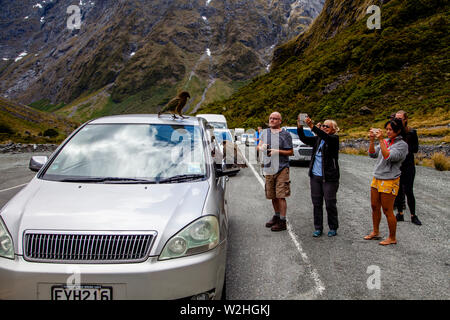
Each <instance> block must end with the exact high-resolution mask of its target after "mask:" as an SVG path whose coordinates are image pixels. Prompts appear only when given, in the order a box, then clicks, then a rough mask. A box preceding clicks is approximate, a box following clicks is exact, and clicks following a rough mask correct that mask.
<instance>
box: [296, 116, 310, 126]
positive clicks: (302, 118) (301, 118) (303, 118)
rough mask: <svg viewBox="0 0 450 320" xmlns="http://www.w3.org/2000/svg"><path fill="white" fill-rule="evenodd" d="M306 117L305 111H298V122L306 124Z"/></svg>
mask: <svg viewBox="0 0 450 320" xmlns="http://www.w3.org/2000/svg"><path fill="white" fill-rule="evenodd" d="M307 117H308V114H307V113H299V114H298V120H300V124H301V125H302V126H305V125H306V123H305V119H306V118H307Z"/></svg>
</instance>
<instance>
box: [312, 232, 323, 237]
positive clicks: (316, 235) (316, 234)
mask: <svg viewBox="0 0 450 320" xmlns="http://www.w3.org/2000/svg"><path fill="white" fill-rule="evenodd" d="M321 235H322V231H321V230H316V231H314V232H313V237H314V238H318V237H320V236H321Z"/></svg>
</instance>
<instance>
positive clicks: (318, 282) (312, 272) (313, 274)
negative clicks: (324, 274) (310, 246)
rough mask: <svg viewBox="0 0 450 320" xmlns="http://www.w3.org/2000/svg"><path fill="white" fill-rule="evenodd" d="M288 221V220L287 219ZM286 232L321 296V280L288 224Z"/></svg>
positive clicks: (323, 288)
mask: <svg viewBox="0 0 450 320" xmlns="http://www.w3.org/2000/svg"><path fill="white" fill-rule="evenodd" d="M242 156H243V157H244V159H245V163H246V164H247V166H248V167H249V168H250V169H251V170H252V172H253V174H254V175H255V177H256V179H257V180H258V181H259V183H260V184H261V186H262V187H263V189H265V183H264V181H263V179H262V178H261V176H260V175H259V174H258V172H257V171H256V170H255V168H254V167H253V165H252V164H251V163H250V162H248V160H247V158H246V157H245V153H243V154H242ZM287 220H288V219H287ZM288 221H289V220H288ZM287 231H288V234H289V236H290V237H291V239H292V242H294V245H295V247H296V248H297V251H298V252H299V253H300V256H301V257H302V260H303V262H304V263H305V264H306V265H307V266H308V269H309V273H310V275H311V278H312V279H313V280H314V283H315V288H314V292H315V293H316V295H322V293H323V292H324V291H325V286H324V284H323V282H322V280H320V276H319V273H318V272H317V270H316V269H315V268H314V267H313V266H312V265H311V262H310V260H309V257H308V255H307V254H306V252H305V251H304V250H303V248H302V245H301V242H300V240H299V239H298V237H297V235H296V234H295V232H294V231H293V230H292V228H291V226H290V224H287Z"/></svg>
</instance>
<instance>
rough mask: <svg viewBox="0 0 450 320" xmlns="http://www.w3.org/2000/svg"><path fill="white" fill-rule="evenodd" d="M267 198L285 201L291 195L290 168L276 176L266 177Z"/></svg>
mask: <svg viewBox="0 0 450 320" xmlns="http://www.w3.org/2000/svg"><path fill="white" fill-rule="evenodd" d="M265 189H266V198H267V199H283V198H287V197H289V196H290V195H291V181H290V180H289V168H284V169H283V170H281V171H280V172H278V173H277V174H274V175H266V186H265Z"/></svg>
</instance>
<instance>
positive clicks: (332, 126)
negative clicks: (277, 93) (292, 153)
mask: <svg viewBox="0 0 450 320" xmlns="http://www.w3.org/2000/svg"><path fill="white" fill-rule="evenodd" d="M305 123H306V124H307V125H308V127H310V128H311V130H312V131H313V132H314V133H315V134H316V136H314V137H307V136H305V133H304V132H303V126H302V125H301V124H300V121H297V133H298V136H299V138H300V140H301V141H303V143H305V144H307V145H309V146H311V147H313V152H312V157H311V162H310V165H309V177H310V185H311V200H312V203H313V206H314V228H315V231H314V233H313V236H314V237H320V236H321V235H322V232H323V200H324V199H325V206H326V208H327V215H328V227H329V228H330V231H329V232H328V236H329V237H333V236H335V235H337V229H338V227H339V223H338V211H337V206H336V203H337V199H336V193H337V191H338V189H339V177H340V174H339V163H338V158H339V136H338V135H336V133H337V132H338V131H339V128H338V126H337V124H336V121H334V120H326V121H325V122H324V123H323V124H322V125H321V128H320V129H319V128H318V127H316V126H314V125H313V122H312V120H311V119H310V118H309V117H307V118H306V119H305Z"/></svg>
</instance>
